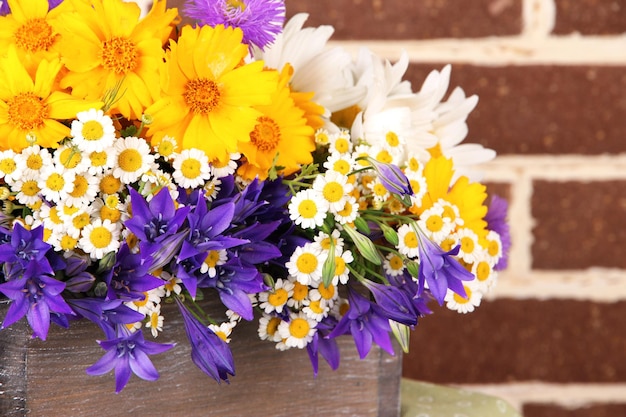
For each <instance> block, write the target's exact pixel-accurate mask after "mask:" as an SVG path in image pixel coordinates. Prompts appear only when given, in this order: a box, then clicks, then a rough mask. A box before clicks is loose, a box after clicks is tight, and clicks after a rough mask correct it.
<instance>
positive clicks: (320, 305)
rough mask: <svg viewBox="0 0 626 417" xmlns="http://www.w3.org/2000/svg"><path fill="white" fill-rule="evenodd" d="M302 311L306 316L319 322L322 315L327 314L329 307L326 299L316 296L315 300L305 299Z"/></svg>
mask: <svg viewBox="0 0 626 417" xmlns="http://www.w3.org/2000/svg"><path fill="white" fill-rule="evenodd" d="M302 312H303V313H304V314H305V315H306V317H307V318H309V319H312V320H314V321H316V322H320V321H322V320H323V319H324V317H326V316H328V313H329V312H330V307H329V305H328V303H327V302H326V300H324V299H322V298H318V299H317V300H313V299H310V300H307V301H305V303H304V308H303V309H302Z"/></svg>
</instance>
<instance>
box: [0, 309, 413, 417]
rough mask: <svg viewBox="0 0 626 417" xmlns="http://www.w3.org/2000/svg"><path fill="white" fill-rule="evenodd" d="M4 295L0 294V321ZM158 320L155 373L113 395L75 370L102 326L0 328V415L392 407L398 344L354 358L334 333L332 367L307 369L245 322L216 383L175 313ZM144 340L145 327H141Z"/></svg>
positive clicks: (85, 361)
mask: <svg viewBox="0 0 626 417" xmlns="http://www.w3.org/2000/svg"><path fill="white" fill-rule="evenodd" d="M6 309H7V304H6V303H0V320H1V319H4V316H5V314H6ZM164 313H165V314H164V316H165V317H166V325H165V329H164V332H163V333H162V334H161V335H159V337H158V339H157V340H156V341H159V342H174V341H175V342H177V346H176V347H175V348H173V349H171V350H170V351H168V352H165V353H162V354H160V355H155V356H152V357H151V358H152V360H153V363H154V364H155V366H156V367H157V369H158V370H159V372H160V374H161V377H160V379H159V380H158V381H156V382H148V381H143V380H141V379H139V378H138V377H136V376H134V375H133V376H132V378H131V380H130V382H129V383H128V385H127V386H126V387H125V388H124V390H123V391H122V392H121V393H120V394H115V377H114V375H113V373H112V372H111V373H110V374H107V375H103V376H99V377H97V376H89V375H87V374H86V373H85V369H86V368H87V367H88V366H90V365H92V364H93V363H94V362H95V361H96V360H98V359H99V358H100V357H101V356H102V354H103V353H104V351H103V350H102V349H101V348H100V346H99V345H98V344H97V343H96V339H100V338H102V337H103V336H102V332H101V331H100V330H99V329H98V328H97V326H95V325H94V324H92V323H90V322H88V321H86V320H81V321H77V322H74V323H72V325H71V327H70V329H62V328H60V327H57V326H55V325H51V327H50V333H49V335H48V340H47V341H45V342H43V341H41V340H39V339H31V337H30V335H31V331H30V328H29V327H28V324H27V323H26V320H25V319H22V320H20V321H19V322H18V323H15V324H14V325H13V326H11V327H10V328H8V329H3V330H0V416H3V417H4V416H26V415H28V416H45V417H54V416H63V417H65V416H73V417H78V416H89V417H92V416H99V417H104V416H119V415H124V414H127V413H130V412H132V414H133V415H137V416H141V415H145V416H168V417H169V416H185V417H192V416H348V415H350V416H396V417H397V416H399V414H400V379H401V366H402V358H401V350H400V349H398V348H397V349H396V350H397V353H396V355H395V356H390V355H389V354H387V353H386V352H384V351H382V350H381V349H380V348H378V347H377V346H375V347H374V348H372V351H371V352H370V353H369V355H368V356H367V358H366V359H364V360H360V359H359V357H358V354H357V352H356V348H355V347H354V342H353V340H352V338H350V337H347V336H344V337H341V338H340V339H339V345H340V348H341V365H340V367H339V369H338V370H337V371H332V370H331V369H330V368H329V367H328V365H327V364H326V363H325V362H324V361H323V359H320V371H319V375H318V376H317V378H315V377H314V376H313V372H312V368H311V364H310V362H309V359H308V355H307V353H306V351H305V350H299V349H291V350H288V351H285V352H280V351H277V350H276V349H275V347H274V344H273V343H268V342H264V341H261V340H259V339H258V337H257V334H256V332H257V329H256V325H255V324H254V323H242V324H240V325H239V326H238V327H237V328H236V329H235V331H234V332H233V335H232V342H231V348H232V350H233V355H234V359H235V369H236V374H237V375H236V376H235V377H232V378H231V383H230V384H226V383H221V384H218V383H217V382H216V381H214V380H213V379H211V378H210V377H208V376H206V375H205V374H203V373H202V372H201V371H200V370H198V369H197V368H196V367H195V365H194V364H193V363H192V361H191V358H190V356H189V352H190V347H189V343H188V341H187V338H186V335H185V332H184V326H183V323H182V318H181V317H180V315H179V313H178V311H177V310H176V307H175V306H173V305H169V306H165V310H164ZM146 339H148V340H151V339H152V336H150V335H149V333H148V334H146Z"/></svg>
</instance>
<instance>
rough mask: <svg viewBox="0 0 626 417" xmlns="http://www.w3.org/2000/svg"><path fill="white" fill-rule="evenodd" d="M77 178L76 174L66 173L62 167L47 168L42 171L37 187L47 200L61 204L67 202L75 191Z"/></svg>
mask: <svg viewBox="0 0 626 417" xmlns="http://www.w3.org/2000/svg"><path fill="white" fill-rule="evenodd" d="M75 177H76V174H75V173H74V172H73V171H66V170H65V169H64V168H63V167H61V166H58V165H52V166H47V167H45V168H43V169H42V170H41V175H40V177H39V181H38V182H37V185H38V186H39V188H40V189H41V194H42V195H43V196H44V197H45V198H46V200H48V201H52V202H54V203H60V202H62V201H65V199H67V197H68V195H69V193H70V192H72V190H73V189H74V178H75Z"/></svg>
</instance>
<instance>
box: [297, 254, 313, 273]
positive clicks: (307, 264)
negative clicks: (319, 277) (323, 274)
mask: <svg viewBox="0 0 626 417" xmlns="http://www.w3.org/2000/svg"><path fill="white" fill-rule="evenodd" d="M296 266H297V267H298V271H300V272H302V273H303V274H310V273H312V272H314V271H315V270H316V269H317V257H316V256H315V255H313V254H312V253H303V254H302V255H300V256H299V257H298V260H297V261H296Z"/></svg>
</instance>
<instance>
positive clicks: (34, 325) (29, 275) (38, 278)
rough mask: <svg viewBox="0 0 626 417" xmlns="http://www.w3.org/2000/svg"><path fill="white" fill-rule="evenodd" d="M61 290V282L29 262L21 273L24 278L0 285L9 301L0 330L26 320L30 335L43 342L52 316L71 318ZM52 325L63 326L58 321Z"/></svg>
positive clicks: (0, 290)
mask: <svg viewBox="0 0 626 417" xmlns="http://www.w3.org/2000/svg"><path fill="white" fill-rule="evenodd" d="M64 289H65V283H64V282H61V281H57V280H56V279H54V278H53V277H51V276H49V275H47V274H46V273H45V272H44V271H43V270H42V269H41V265H40V264H39V263H37V262H31V263H30V264H29V265H28V267H27V268H26V269H25V270H24V273H23V278H20V279H15V280H11V281H8V282H5V283H3V284H0V292H1V293H3V294H4V295H6V296H7V297H8V298H9V299H11V300H12V303H11V305H10V306H9V308H8V310H7V314H6V317H5V318H4V322H3V323H2V328H5V327H8V326H10V325H11V324H13V323H15V322H16V321H17V320H19V319H21V318H22V317H24V316H26V319H27V320H28V324H29V325H30V327H31V329H33V335H34V336H36V337H39V338H40V339H42V340H46V337H47V336H48V329H49V328H50V320H51V316H50V315H51V313H52V314H53V315H54V313H59V314H74V313H73V311H72V309H71V308H70V306H69V305H67V303H66V302H65V300H64V299H63V296H61V293H62V292H63V290H64ZM55 321H56V322H60V323H65V322H66V321H64V320H62V319H59V318H58V317H57V319H55Z"/></svg>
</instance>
